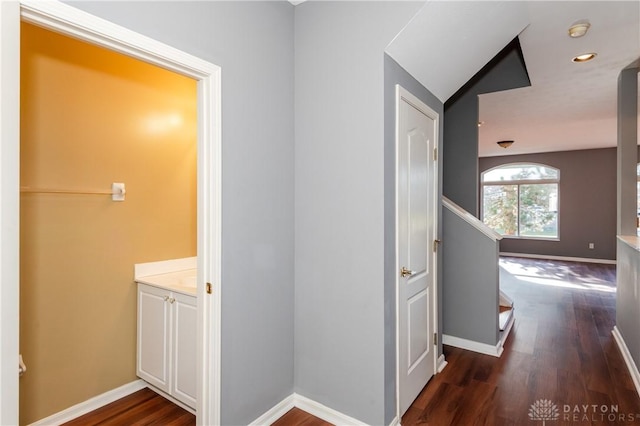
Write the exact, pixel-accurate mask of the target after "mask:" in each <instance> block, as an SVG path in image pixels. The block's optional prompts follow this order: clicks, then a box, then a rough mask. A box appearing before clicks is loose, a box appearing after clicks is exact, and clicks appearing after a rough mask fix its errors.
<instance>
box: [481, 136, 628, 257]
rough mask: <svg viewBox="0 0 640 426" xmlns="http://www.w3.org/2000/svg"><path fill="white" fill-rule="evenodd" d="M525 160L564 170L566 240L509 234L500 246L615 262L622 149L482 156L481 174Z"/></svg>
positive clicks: (561, 230)
mask: <svg viewBox="0 0 640 426" xmlns="http://www.w3.org/2000/svg"><path fill="white" fill-rule="evenodd" d="M520 162H525V163H540V164H546V165H549V166H552V167H555V168H557V169H559V170H560V187H559V190H560V193H559V196H558V206H559V218H558V224H559V237H560V238H559V241H549V240H542V239H539V240H534V239H517V238H503V239H502V241H501V243H500V250H501V251H502V252H511V253H525V254H537V255H552V256H565V257H582V258H591V259H606V260H615V258H616V149H615V148H605V149H589V150H581V151H562V152H548V153H541V154H526V155H507V156H500V157H483V158H480V173H482V172H484V171H486V170H488V169H490V168H493V167H496V166H500V165H503V164H508V163H520ZM478 176H480V174H479V175H478ZM479 178H480V177H478V179H479ZM480 191H481V190H480ZM589 243H594V244H595V248H594V249H593V250H591V249H589V247H588V245H589Z"/></svg>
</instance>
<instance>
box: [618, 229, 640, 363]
mask: <svg viewBox="0 0 640 426" xmlns="http://www.w3.org/2000/svg"><path fill="white" fill-rule="evenodd" d="M617 246H618V264H617V268H616V272H617V288H616V327H617V328H618V331H619V332H620V334H621V335H622V337H623V338H624V343H625V344H626V346H627V348H628V349H629V352H630V354H631V357H632V358H633V362H634V364H635V365H636V367H637V366H638V365H640V327H638V318H640V300H639V298H638V292H637V283H638V280H639V279H640V253H638V250H637V249H635V248H632V247H631V246H629V245H628V244H627V243H625V242H623V241H621V240H617Z"/></svg>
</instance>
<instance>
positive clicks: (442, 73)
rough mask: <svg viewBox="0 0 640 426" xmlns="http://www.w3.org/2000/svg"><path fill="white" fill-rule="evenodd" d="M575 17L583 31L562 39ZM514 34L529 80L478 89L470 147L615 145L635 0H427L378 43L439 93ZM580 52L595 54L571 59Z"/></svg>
mask: <svg viewBox="0 0 640 426" xmlns="http://www.w3.org/2000/svg"><path fill="white" fill-rule="evenodd" d="M289 1H291V3H293V4H298V3H300V2H302V1H304V0H289ZM584 19H586V20H588V21H589V22H590V23H591V28H590V30H589V32H588V33H587V35H585V36H584V37H582V38H577V39H572V38H570V37H569V36H568V29H569V27H570V26H571V25H572V24H573V23H575V22H576V21H579V20H584ZM518 35H519V38H520V44H521V47H522V51H523V55H524V59H525V63H526V66H527V70H528V72H529V77H530V79H531V87H526V88H520V89H513V90H508V91H502V92H497V93H491V94H484V95H480V97H479V98H480V99H479V103H480V113H479V120H481V121H483V122H484V124H483V125H482V127H480V129H479V147H478V148H479V155H480V156H481V157H486V156H494V155H512V154H524V153H535V152H549V151H565V150H576V149H589V148H603V147H613V146H616V144H617V119H616V114H617V111H616V110H617V81H618V75H619V73H620V71H621V70H622V69H623V68H624V67H626V66H627V65H629V64H631V63H632V62H633V61H635V60H638V59H639V58H640V1H638V0H631V1H609V0H604V1H575V0H571V1H538V0H531V1H504V0H503V1H452V0H448V1H438V0H429V1H426V2H425V5H424V6H423V8H422V9H421V10H420V11H419V12H418V14H417V15H416V16H415V17H414V18H413V19H412V21H411V22H409V23H408V24H407V26H406V27H405V28H404V29H403V30H402V31H401V32H400V34H398V36H396V38H395V39H394V40H393V41H392V42H391V43H390V44H389V46H387V49H386V52H387V53H388V54H389V55H390V56H391V57H393V58H394V59H395V60H396V61H397V62H398V63H399V64H400V65H401V66H402V67H404V68H405V69H406V70H407V71H408V72H409V73H410V74H411V75H413V76H414V77H415V78H416V79H417V80H418V81H420V82H421V83H422V84H423V85H424V86H425V87H427V88H428V89H429V90H430V91H431V92H432V93H433V94H434V95H436V96H437V97H438V98H439V99H440V100H441V101H443V102H444V101H446V100H447V99H448V98H449V97H450V96H451V95H453V94H454V93H455V92H456V91H457V90H458V89H459V88H460V87H462V86H463V85H464V84H465V83H466V82H467V81H468V80H469V79H470V78H471V77H473V75H475V73H476V72H477V71H479V70H480V69H481V68H482V67H483V66H484V65H485V64H486V63H487V62H488V61H489V60H491V59H492V58H493V57H494V56H495V55H496V54H497V53H498V52H499V51H500V50H501V49H502V48H503V47H504V46H506V45H507V44H508V43H509V42H510V41H511V40H512V39H513V38H515V37H516V36H518ZM585 52H596V53H597V54H598V56H597V57H596V58H595V59H594V60H593V61H591V62H587V63H573V62H571V58H573V57H574V56H576V55H578V54H581V53H585ZM499 140H514V141H515V143H514V144H513V145H512V146H511V147H510V148H508V149H504V148H500V147H499V146H498V145H497V144H496V142H497V141H499Z"/></svg>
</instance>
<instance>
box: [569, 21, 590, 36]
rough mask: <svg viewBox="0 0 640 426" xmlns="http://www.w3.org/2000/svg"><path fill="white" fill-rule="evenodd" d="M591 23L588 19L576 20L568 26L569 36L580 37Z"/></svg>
mask: <svg viewBox="0 0 640 426" xmlns="http://www.w3.org/2000/svg"><path fill="white" fill-rule="evenodd" d="M590 27H591V24H590V23H589V21H578V22H576V23H574V24H573V25H571V26H570V27H569V37H571V38H578V37H582V36H583V35H585V34H586V33H587V31H589V28H590Z"/></svg>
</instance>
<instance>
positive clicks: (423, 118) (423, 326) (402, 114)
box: [396, 86, 438, 415]
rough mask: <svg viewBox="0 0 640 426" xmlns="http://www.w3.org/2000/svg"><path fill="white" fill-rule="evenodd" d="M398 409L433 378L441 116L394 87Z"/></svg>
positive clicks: (399, 88) (402, 411)
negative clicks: (438, 136) (438, 147)
mask: <svg viewBox="0 0 640 426" xmlns="http://www.w3.org/2000/svg"><path fill="white" fill-rule="evenodd" d="M396 87H397V90H396V93H397V95H396V99H397V103H396V108H397V110H396V129H397V136H396V150H397V151H396V155H397V166H396V167H397V170H396V179H397V184H396V185H397V188H396V191H397V192H396V197H397V198H396V214H397V228H396V232H397V235H396V243H397V246H396V248H397V259H398V262H397V268H398V269H397V270H398V275H397V277H398V279H397V301H398V310H397V313H398V336H397V339H398V376H399V377H398V404H399V410H400V413H399V414H400V415H402V414H404V413H405V412H406V411H407V409H408V408H409V406H410V405H411V403H412V402H413V401H414V400H415V398H416V397H417V396H418V394H419V393H420V391H421V390H422V388H424V386H425V385H426V384H427V381H428V380H429V379H430V378H431V377H432V376H433V375H434V373H435V364H436V352H437V351H436V346H435V343H434V332H435V330H436V312H437V310H436V308H435V307H436V271H435V265H436V262H435V250H434V247H435V245H436V243H435V241H436V239H437V236H436V233H437V217H436V197H437V187H438V186H437V167H436V165H437V161H436V158H437V156H436V152H435V149H436V148H437V140H438V139H437V135H438V115H437V114H436V113H435V112H434V111H433V110H431V109H430V108H429V107H427V106H426V105H425V104H424V103H422V102H421V101H420V100H418V99H417V98H415V97H414V96H412V95H411V94H410V93H409V92H407V91H406V90H404V89H403V88H402V87H400V86H396Z"/></svg>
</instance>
